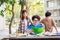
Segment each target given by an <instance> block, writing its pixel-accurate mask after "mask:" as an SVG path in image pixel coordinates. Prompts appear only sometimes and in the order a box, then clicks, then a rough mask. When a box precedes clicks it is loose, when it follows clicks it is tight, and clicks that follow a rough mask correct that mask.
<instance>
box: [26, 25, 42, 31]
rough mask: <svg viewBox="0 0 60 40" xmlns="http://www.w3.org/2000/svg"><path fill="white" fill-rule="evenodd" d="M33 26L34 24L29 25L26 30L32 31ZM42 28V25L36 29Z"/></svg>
mask: <svg viewBox="0 0 60 40" xmlns="http://www.w3.org/2000/svg"><path fill="white" fill-rule="evenodd" d="M32 26H34V25H33V24H31V25H29V26H28V27H27V29H26V30H32ZM42 27H43V26H42V24H37V25H36V26H35V28H42Z"/></svg>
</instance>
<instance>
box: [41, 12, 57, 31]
mask: <svg viewBox="0 0 60 40" xmlns="http://www.w3.org/2000/svg"><path fill="white" fill-rule="evenodd" d="M50 16H51V13H50V12H46V13H45V18H44V19H43V20H42V21H41V22H40V23H43V24H44V26H45V32H53V28H55V29H56V32H58V31H57V28H56V24H55V21H54V20H53V19H52V18H51V17H50Z"/></svg>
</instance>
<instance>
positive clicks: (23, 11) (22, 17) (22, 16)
mask: <svg viewBox="0 0 60 40" xmlns="http://www.w3.org/2000/svg"><path fill="white" fill-rule="evenodd" d="M25 12H26V13H27V11H26V10H22V14H21V20H22V21H23V20H24V15H23V14H24V13H25ZM26 19H27V20H28V16H27V17H26Z"/></svg>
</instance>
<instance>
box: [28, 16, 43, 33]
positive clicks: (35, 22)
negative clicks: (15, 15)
mask: <svg viewBox="0 0 60 40" xmlns="http://www.w3.org/2000/svg"><path fill="white" fill-rule="evenodd" d="M39 22H40V17H39V16H38V15H34V16H33V17H32V24H31V25H29V26H28V27H27V33H34V34H40V33H42V32H43V26H42V24H40V23H39Z"/></svg>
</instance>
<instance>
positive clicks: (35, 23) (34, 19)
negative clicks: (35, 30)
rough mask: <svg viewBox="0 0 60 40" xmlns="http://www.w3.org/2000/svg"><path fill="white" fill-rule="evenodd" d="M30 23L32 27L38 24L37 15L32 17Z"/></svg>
mask: <svg viewBox="0 0 60 40" xmlns="http://www.w3.org/2000/svg"><path fill="white" fill-rule="evenodd" d="M32 21H33V24H34V25H37V24H38V23H39V21H40V17H39V16H38V15H34V16H33V17H32Z"/></svg>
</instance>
